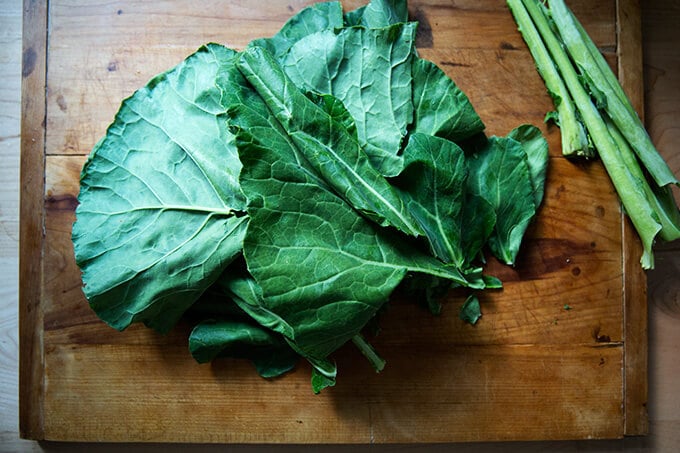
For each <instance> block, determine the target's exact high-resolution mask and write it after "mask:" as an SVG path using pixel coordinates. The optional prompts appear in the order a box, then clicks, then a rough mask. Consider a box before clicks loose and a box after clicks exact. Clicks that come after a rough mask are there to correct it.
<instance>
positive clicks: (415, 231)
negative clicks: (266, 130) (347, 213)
mask: <svg viewBox="0 0 680 453" xmlns="http://www.w3.org/2000/svg"><path fill="white" fill-rule="evenodd" d="M237 66H238V68H239V70H240V71H241V72H242V73H243V75H244V76H245V77H246V79H247V80H248V82H250V84H251V85H252V86H253V88H254V90H255V91H256V92H257V93H258V94H259V95H260V97H261V98H262V100H263V101H264V103H265V104H266V106H267V108H268V109H269V110H270V111H271V113H272V115H273V116H274V117H275V118H276V119H277V120H278V122H279V123H280V127H281V128H283V129H284V130H285V131H286V133H287V135H288V137H289V140H290V141H291V142H292V143H293V144H294V146H295V148H296V149H297V150H298V152H299V153H300V154H301V155H303V156H304V158H305V159H306V160H307V161H308V162H309V164H310V168H312V169H313V171H315V172H317V173H318V174H319V175H320V176H321V178H322V179H324V181H325V182H326V185H327V186H328V187H332V188H333V189H334V190H335V191H336V193H338V194H339V195H340V196H341V197H343V198H344V199H345V200H347V201H348V202H349V203H350V204H351V205H352V206H354V208H355V209H357V210H359V211H360V212H362V213H363V214H364V215H366V216H367V217H368V218H370V219H372V220H374V221H375V222H377V223H378V224H380V225H383V226H387V225H390V226H393V227H395V228H397V229H399V230H400V231H403V232H405V233H407V234H409V235H412V236H419V235H421V234H422V232H421V230H420V227H419V226H418V224H417V223H416V221H415V219H414V218H413V216H412V215H411V213H410V212H409V211H408V210H407V209H406V207H405V205H404V202H403V200H402V199H401V197H400V196H399V194H398V192H397V191H396V190H395V189H394V188H393V187H392V186H391V185H390V184H389V182H388V181H387V180H386V179H385V178H384V177H383V176H382V175H381V174H380V173H378V171H377V170H376V169H375V168H373V166H372V165H371V163H370V162H369V160H368V157H367V155H366V153H364V152H363V150H362V149H361V147H360V146H359V143H358V141H357V138H356V136H355V135H353V134H351V131H349V130H348V129H347V128H346V127H344V124H345V123H346V121H345V120H343V121H341V122H338V121H336V119H337V118H338V117H340V118H346V115H339V114H338V112H337V110H336V109H337V108H339V106H340V104H338V103H336V104H334V110H333V111H331V112H330V113H329V112H328V111H325V110H323V109H322V108H320V105H325V104H318V103H315V102H313V101H311V100H310V99H309V98H307V97H306V96H305V95H303V94H302V92H300V91H299V89H298V88H297V87H296V86H295V85H294V84H293V82H292V81H291V80H290V79H289V78H288V77H287V76H286V74H285V73H284V72H283V70H282V69H281V67H280V66H279V65H278V63H277V62H276V61H275V60H274V58H273V57H272V56H271V54H269V53H268V52H267V51H266V50H264V49H261V48H252V49H248V50H246V51H244V52H243V53H242V54H241V55H240V58H239V59H238V62H237ZM236 108H239V107H238V106H236ZM235 112H236V111H234V113H235ZM238 116H239V115H237V114H233V115H232V117H233V119H234V121H233V124H234V125H238V123H239V122H240V118H238Z"/></svg>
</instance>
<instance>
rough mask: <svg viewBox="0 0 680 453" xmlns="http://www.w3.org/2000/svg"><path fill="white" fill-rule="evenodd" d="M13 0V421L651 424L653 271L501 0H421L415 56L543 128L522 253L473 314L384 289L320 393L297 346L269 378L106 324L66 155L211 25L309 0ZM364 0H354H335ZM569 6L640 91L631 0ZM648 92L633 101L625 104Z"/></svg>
mask: <svg viewBox="0 0 680 453" xmlns="http://www.w3.org/2000/svg"><path fill="white" fill-rule="evenodd" d="M45 3H46V2H40V1H32V0H25V1H24V15H25V16H24V50H23V62H24V65H23V89H22V91H23V118H22V120H23V121H22V163H21V195H22V199H21V238H20V241H21V242H20V254H21V255H20V337H21V340H20V343H21V344H20V351H21V355H20V428H21V433H22V436H23V437H26V438H31V439H49V440H66V441H152V442H220V443H250V442H257V443H270V442H275V443H307V442H314V443H340V442H342V443H387V442H449V441H482V440H484V441H490V440H520V439H585V438H616V437H622V436H624V435H637V434H644V433H645V432H646V429H647V414H646V409H645V403H646V398H647V371H646V367H647V349H646V348H647V331H646V322H647V318H646V309H647V307H646V280H645V275H644V273H643V272H642V271H641V269H640V266H639V264H638V259H639V254H640V246H639V243H638V241H637V239H636V237H635V235H634V234H633V232H632V230H631V229H630V226H629V225H628V223H627V221H626V220H625V219H624V218H623V217H622V212H621V208H620V206H619V203H618V201H617V198H616V195H615V193H614V191H613V188H612V186H611V184H610V182H609V179H608V177H607V175H606V174H605V172H604V170H603V168H602V166H601V165H600V163H599V162H586V163H584V162H580V163H574V162H571V161H567V160H566V159H565V158H563V157H562V156H561V150H560V139H559V130H557V129H556V128H554V127H548V126H546V125H545V124H543V116H544V115H545V113H546V112H547V111H548V110H551V109H552V103H551V100H550V98H549V97H548V95H547V94H546V91H545V87H544V85H543V82H542V80H541V79H540V77H539V75H538V74H537V72H536V70H535V68H534V64H533V60H532V59H531V56H530V55H529V52H528V50H527V48H526V47H525V45H524V42H523V41H522V38H521V36H520V35H519V33H518V32H517V31H516V25H515V23H514V21H513V19H512V16H511V15H510V13H509V11H508V10H507V8H506V6H505V3H504V2H503V1H501V0H483V1H478V0H461V1H456V2H453V1H448V0H422V1H417V0H412V1H411V2H410V4H409V11H410V14H411V16H412V17H413V18H414V19H416V20H419V21H420V26H419V32H418V40H417V43H418V47H419V52H420V54H421V56H423V57H424V58H427V59H430V60H432V61H434V62H435V63H437V64H438V65H439V66H440V67H442V68H443V69H444V70H445V71H446V72H447V73H448V74H449V75H450V76H451V77H452V78H453V79H454V80H455V81H456V82H457V83H458V85H459V86H460V87H461V88H462V89H463V90H464V91H465V92H466V93H467V94H468V96H469V97H470V99H471V101H472V103H473V105H474V106H475V108H476V109H477V111H478V112H479V114H480V116H481V117H482V119H483V121H484V122H485V123H486V125H487V132H488V134H489V135H494V134H497V135H505V134H506V133H507V132H509V131H510V129H512V128H513V127H515V126H517V125H519V124H521V123H532V124H535V125H539V126H540V127H542V128H543V130H544V131H545V133H546V136H547V138H548V141H549V144H550V156H551V157H550V169H549V173H548V182H547V187H546V197H545V201H544V204H543V206H542V208H541V210H540V212H539V216H538V219H537V221H536V222H535V224H534V225H532V227H531V228H530V230H529V233H528V238H527V240H526V242H525V244H524V248H523V251H522V252H521V254H520V258H519V264H518V266H517V267H515V268H508V267H505V266H502V265H500V264H498V263H494V262H491V263H489V269H488V270H489V272H490V273H492V274H495V275H497V276H498V277H500V278H501V279H502V280H503V281H504V283H505V287H504V289H503V290H502V291H495V292H488V293H486V294H484V295H483V296H482V298H481V301H482V311H483V318H482V319H481V320H480V322H479V323H478V324H477V325H476V326H471V325H468V324H464V323H463V322H462V321H460V320H459V319H458V309H459V307H460V305H461V304H462V302H463V298H462V296H461V295H460V294H457V293H451V295H450V297H449V298H448V300H447V301H446V303H445V305H444V310H443V313H442V315H441V316H439V317H433V316H431V315H430V314H429V313H427V312H426V311H424V310H422V309H420V308H419V307H418V306H417V305H416V304H414V303H412V301H394V303H393V304H392V306H391V308H390V310H389V311H388V314H387V315H386V316H385V318H384V323H383V326H382V327H383V329H382V332H381V334H380V335H379V336H378V337H377V338H375V339H373V340H372V342H373V343H374V345H375V347H376V348H377V349H378V350H379V352H380V354H381V355H382V356H383V357H385V358H386V359H387V367H386V369H385V371H384V372H382V373H380V374H376V373H375V372H373V371H372V370H371V369H370V367H369V365H368V364H367V363H366V362H365V360H363V358H362V357H361V356H360V355H359V354H358V353H357V352H356V351H355V350H354V349H352V348H351V347H347V348H343V349H341V350H340V351H339V352H338V353H337V354H336V355H335V359H336V361H337V363H338V368H339V378H338V384H337V386H336V387H334V388H331V389H327V390H326V391H324V392H322V393H321V394H320V395H314V394H313V393H312V391H311V388H310V384H309V376H310V370H309V368H308V367H307V366H306V365H304V364H301V365H300V366H299V367H298V368H297V369H296V370H295V371H294V372H292V373H290V374H288V375H286V376H284V377H282V378H279V379H274V380H264V379H261V378H260V377H258V376H257V375H256V373H255V371H254V369H253V368H252V366H251V365H250V364H249V363H246V362H243V361H237V360H220V361H217V362H215V363H213V364H206V365H198V364H196V363H195V362H194V361H193V359H192V358H191V357H190V355H189V353H188V350H187V334H188V328H189V327H188V326H180V327H178V328H177V329H175V330H174V331H173V332H172V333H170V334H169V335H166V336H161V335H157V334H155V333H153V332H151V331H149V330H148V329H145V328H143V327H139V326H137V327H133V328H130V329H129V330H127V331H125V332H122V333H119V332H116V331H114V330H112V329H110V328H108V327H107V326H105V325H104V324H103V323H102V322H101V321H99V320H98V319H97V318H96V316H94V314H93V312H92V311H91V310H90V309H89V307H88V305H87V302H86V300H85V298H84V296H83V294H82V292H81V288H80V287H81V282H80V276H79V271H78V269H77V267H76V265H75V262H74V258H73V248H72V245H71V241H70V233H71V225H72V222H73V220H74V209H75V206H76V203H77V199H76V197H77V193H78V176H79V172H80V168H81V166H82V164H83V162H84V161H85V158H86V155H87V154H88V153H89V151H90V149H91V148H92V146H93V145H94V143H95V142H96V141H97V140H98V139H99V138H100V137H101V136H102V135H103V134H104V132H105V129H106V127H107V125H108V124H109V123H110V122H111V121H112V119H113V115H114V114H115V112H116V111H117V109H118V107H119V104H120V101H121V100H122V99H123V98H124V97H127V96H129V95H130V94H132V92H133V91H134V90H135V89H137V88H139V87H141V86H143V85H144V84H145V83H146V81H147V80H149V79H150V78H151V77H152V76H153V75H155V74H156V73H159V72H161V71H164V70H166V69H169V68H170V67H172V66H174V65H175V64H177V63H179V62H180V61H181V60H182V59H183V58H185V57H186V56H187V55H189V54H190V53H191V52H193V51H194V50H195V49H196V48H198V47H199V46H200V45H201V44H203V43H205V42H210V41H214V42H220V43H224V44H226V45H229V46H231V47H234V48H237V49H240V48H243V46H245V45H246V44H247V43H248V42H249V41H250V40H251V39H253V38H256V37H261V36H268V35H271V34H273V33H274V32H276V31H277V30H278V29H279V28H280V26H281V25H282V24H283V23H284V22H285V20H286V19H287V18H288V17H289V16H291V15H292V14H293V13H295V12H296V11H298V10H299V9H301V8H302V7H303V6H304V5H306V4H309V3H310V1H308V0H291V1H279V0H270V1H268V2H261V1H257V0H252V1H247V0H239V1H220V0H216V1H211V2H207V3H200V6H199V3H197V2H196V1H183V0H178V1H173V2H166V1H163V2H148V1H142V0H137V1H134V0H128V1H113V2H91V1H88V2H85V1H81V2H78V1H66V0H52V1H50V2H49V6H46V5H45ZM361 3H362V2H360V1H356V0H355V1H347V2H345V7H346V8H347V9H351V8H355V7H357V6H359V5H360V4H361ZM570 5H571V6H572V9H573V10H574V12H575V13H576V14H577V16H578V17H580V18H581V20H582V21H583V22H584V25H585V26H586V28H587V29H588V31H589V32H590V34H591V36H592V37H593V39H594V40H595V41H596V43H597V44H598V46H599V47H600V48H601V49H602V50H603V52H604V53H605V54H606V56H607V58H608V60H609V61H610V63H611V64H612V66H613V67H614V68H615V69H616V70H617V71H618V74H619V77H620V79H621V80H622V82H623V85H624V88H625V89H626V90H627V92H628V93H629V96H630V97H631V98H632V99H633V101H634V103H635V104H636V105H637V106H638V108H639V107H641V98H642V96H641V87H642V82H641V70H642V69H641V49H640V39H639V38H640V37H639V33H640V30H639V28H640V23H639V11H638V8H637V4H636V2H635V1H634V0H622V1H621V0H620V1H614V0H608V1H601V2H590V1H587V0H574V1H572V2H570ZM638 111H639V110H638Z"/></svg>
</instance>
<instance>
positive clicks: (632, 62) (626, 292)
mask: <svg viewBox="0 0 680 453" xmlns="http://www.w3.org/2000/svg"><path fill="white" fill-rule="evenodd" d="M616 16H617V17H616V25H617V26H616V40H617V57H618V73H619V80H620V82H621V86H622V87H623V89H624V91H625V92H626V95H627V96H628V98H629V99H630V101H631V103H632V104H633V107H634V108H635V110H636V111H637V112H638V114H639V116H640V118H641V119H644V117H643V114H644V112H643V110H644V107H643V105H644V84H643V79H642V21H641V10H640V2H639V0H617V2H616ZM622 217H624V218H623V219H622V238H623V241H622V242H623V244H622V247H623V250H622V252H623V253H622V256H623V263H622V264H623V320H624V321H623V322H624V325H623V336H624V369H623V374H624V375H623V378H624V379H623V382H624V385H623V392H624V395H623V404H624V426H623V434H624V436H642V435H646V434H648V432H649V415H648V411H647V398H648V370H647V368H648V357H647V355H648V335H647V330H648V319H647V318H648V314H647V276H646V274H645V272H644V270H643V269H642V267H641V265H640V261H639V259H640V256H641V255H642V244H641V242H640V239H639V238H638V236H637V234H636V232H635V228H634V227H633V225H632V223H631V222H630V220H629V219H628V218H627V217H625V215H623V214H622Z"/></svg>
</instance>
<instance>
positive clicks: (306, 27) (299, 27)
mask: <svg viewBox="0 0 680 453" xmlns="http://www.w3.org/2000/svg"><path fill="white" fill-rule="evenodd" d="M343 23H344V17H343V13H342V5H341V4H340V2H319V3H314V4H312V5H310V6H307V7H305V8H303V9H301V10H300V11H299V12H298V13H297V14H295V15H294V16H293V17H291V18H290V19H288V21H287V22H286V23H285V24H284V25H283V27H281V30H279V31H278V32H277V33H276V34H275V35H274V36H272V37H271V38H259V39H255V40H253V41H251V42H250V44H249V46H259V47H264V48H265V49H267V50H268V51H269V52H271V54H272V55H274V56H275V57H276V58H278V59H281V58H283V57H284V56H285V55H286V53H287V52H288V50H289V49H290V48H291V46H292V45H293V44H295V42H297V41H298V40H299V39H301V38H303V37H305V36H307V35H309V34H312V33H315V32H318V31H322V30H328V29H334V28H341V27H342V26H343Z"/></svg>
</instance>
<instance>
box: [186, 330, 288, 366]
mask: <svg viewBox="0 0 680 453" xmlns="http://www.w3.org/2000/svg"><path fill="white" fill-rule="evenodd" d="M189 351H190V352H191V355H192V356H193V358H194V359H195V360H196V361H197V362H198V363H207V362H210V361H212V360H214V359H216V358H217V357H233V358H245V359H250V360H251V361H252V362H253V364H254V365H255V367H256V368H257V372H258V373H259V374H260V376H262V377H265V378H271V377H277V376H280V375H282V374H284V373H286V372H288V371H290V370H292V369H293V368H294V367H295V364H296V363H297V361H298V359H299V356H298V355H297V354H296V353H295V351H293V350H292V349H291V348H290V346H289V345H288V343H287V342H286V340H285V339H284V338H283V337H282V336H281V335H280V334H278V333H276V332H273V331H271V330H269V329H266V328H264V327H262V326H261V325H259V324H257V323H254V322H244V321H235V320H231V319H223V320H206V321H203V322H201V323H199V324H198V325H197V326H196V327H194V329H193V330H192V331H191V334H190V336H189Z"/></svg>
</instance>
